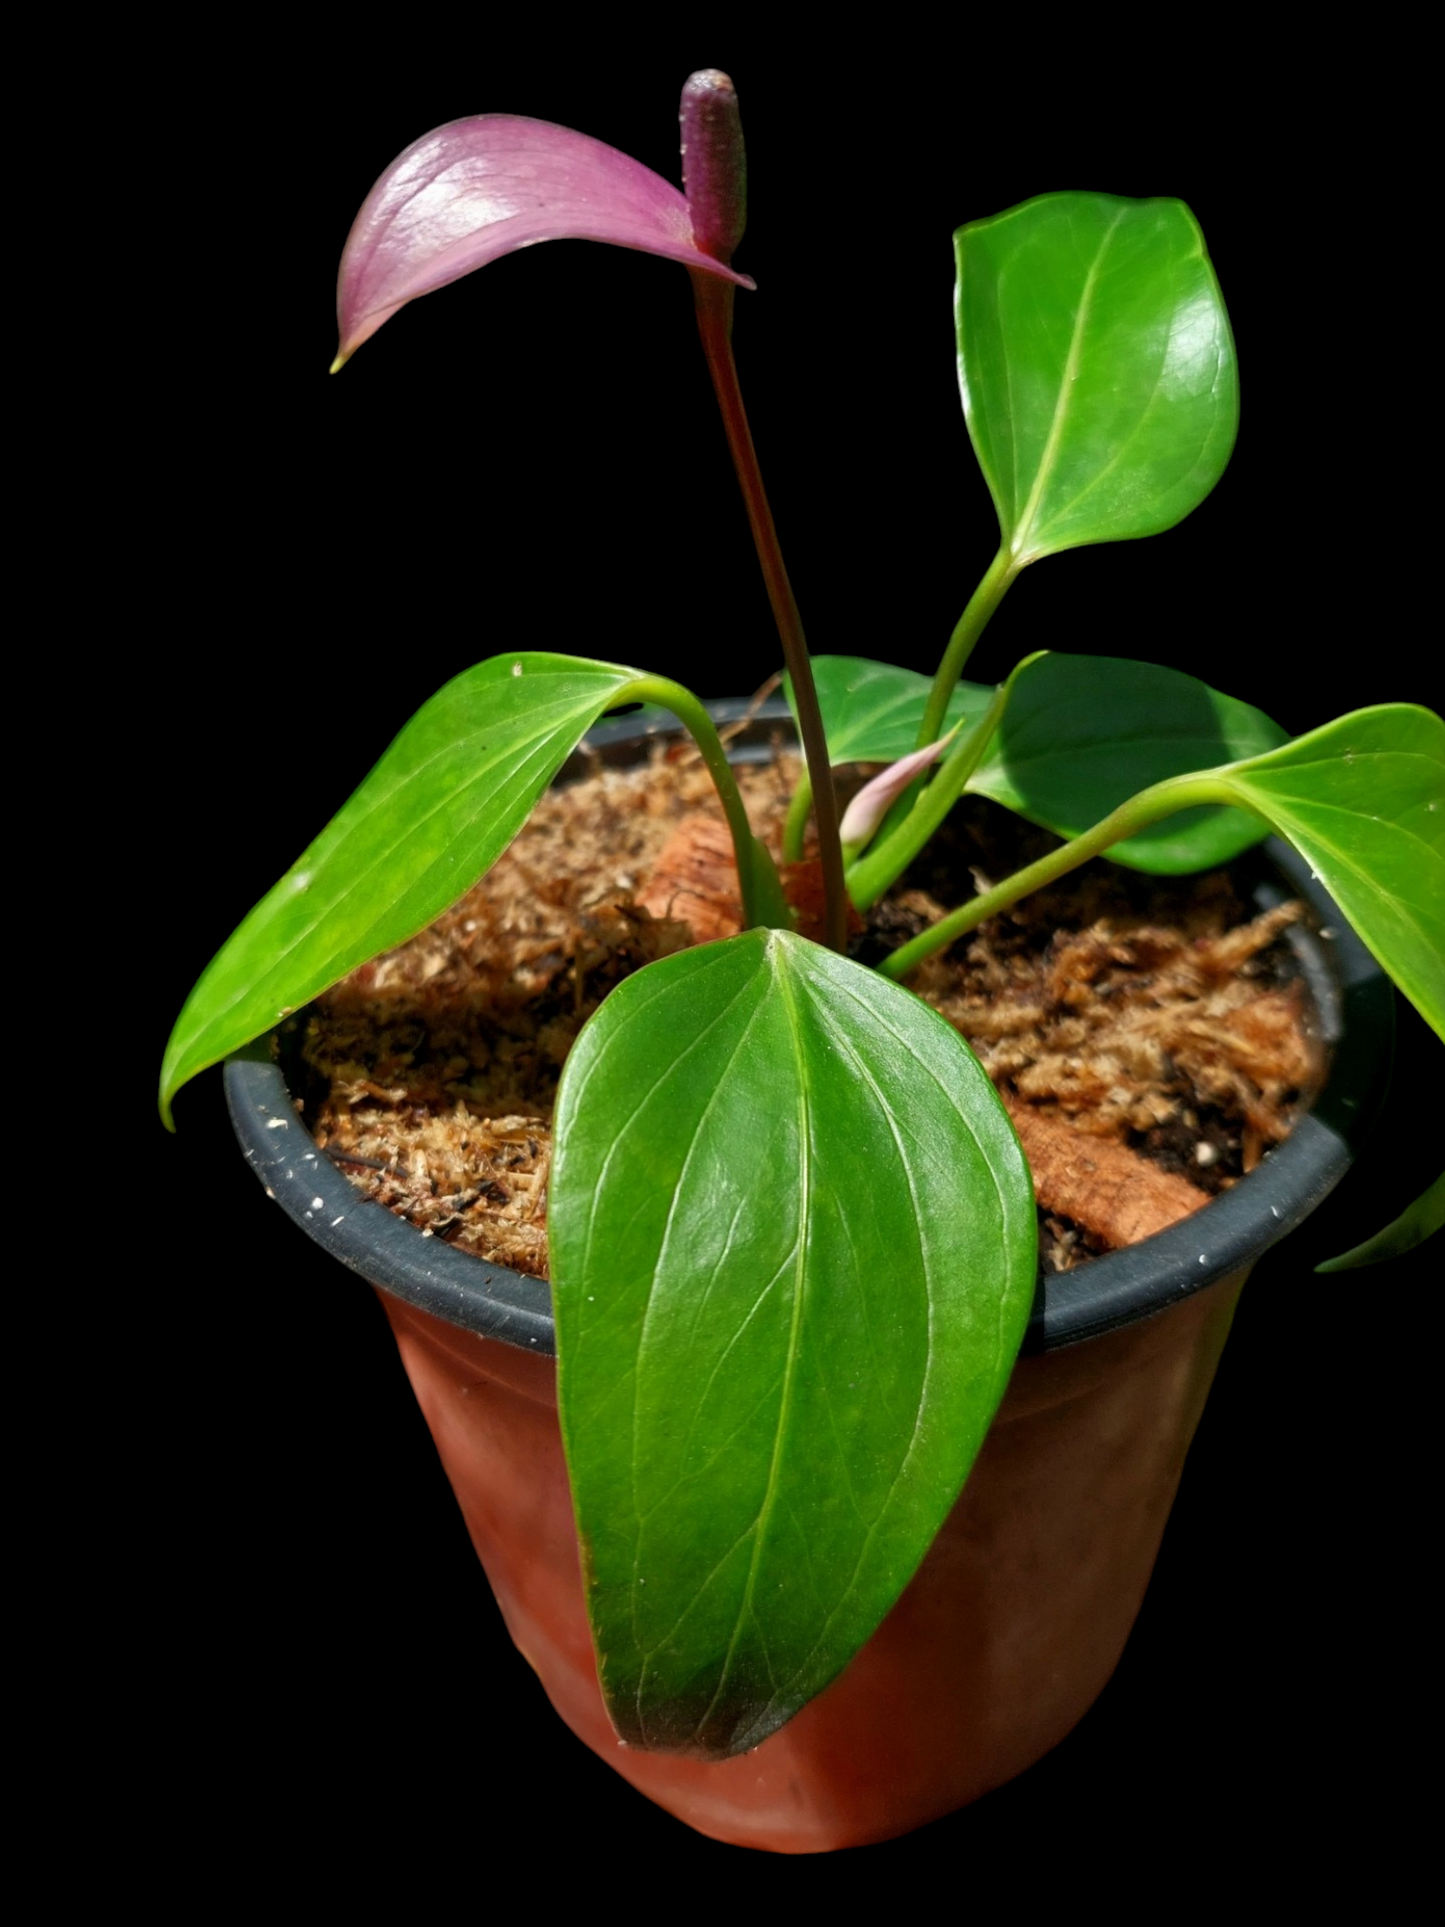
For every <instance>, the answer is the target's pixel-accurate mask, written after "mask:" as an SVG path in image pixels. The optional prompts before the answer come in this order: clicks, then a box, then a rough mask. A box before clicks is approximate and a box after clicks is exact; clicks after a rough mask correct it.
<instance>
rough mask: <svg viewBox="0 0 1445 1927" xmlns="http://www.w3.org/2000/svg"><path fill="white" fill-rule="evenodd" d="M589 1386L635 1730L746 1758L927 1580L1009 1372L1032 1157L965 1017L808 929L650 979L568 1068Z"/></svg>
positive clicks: (556, 1180)
mask: <svg viewBox="0 0 1445 1927" xmlns="http://www.w3.org/2000/svg"><path fill="white" fill-rule="evenodd" d="M557 1143H558V1151H557V1156H556V1163H555V1165H554V1167H553V1176H552V1183H551V1191H550V1200H549V1217H548V1231H549V1237H550V1242H551V1252H552V1281H553V1295H554V1301H555V1305H556V1316H557V1331H558V1355H559V1356H558V1398H559V1403H560V1406H561V1414H562V1431H563V1437H564V1440H565V1443H566V1448H567V1457H568V1465H569V1469H570V1472H571V1478H572V1489H573V1498H574V1501H575V1504H576V1508H577V1518H578V1530H579V1538H580V1542H581V1546H582V1557H583V1569H584V1573H585V1576H586V1581H587V1593H588V1600H589V1608H590V1612H591V1616H592V1627H593V1635H594V1638H595V1641H596V1645H597V1651H598V1657H599V1668H600V1672H601V1677H602V1682H603V1689H604V1692H605V1693H606V1695H607V1699H608V1705H609V1707H610V1710H611V1713H612V1717H613V1719H614V1720H615V1722H616V1724H617V1727H618V1730H619V1732H620V1733H621V1734H622V1735H623V1737H624V1738H625V1739H627V1740H629V1741H631V1742H635V1743H637V1744H639V1745H645V1746H648V1747H652V1748H659V1749H663V1750H673V1751H682V1752H693V1753H701V1754H704V1755H706V1756H708V1757H712V1758H723V1757H726V1756H728V1755H731V1754H734V1753H738V1752H741V1751H743V1750H745V1749H746V1748H748V1747H750V1746H755V1745H757V1743H758V1742H759V1741H760V1740H762V1739H764V1738H765V1737H766V1736H767V1735H768V1734H769V1733H771V1732H773V1731H774V1730H775V1729H776V1728H777V1727H779V1726H781V1725H782V1724H783V1723H784V1722H785V1721H786V1720H788V1719H789V1718H791V1717H792V1715H793V1714H794V1713H796V1712H797V1711H798V1709H799V1708H800V1707H802V1706H803V1705H804V1704H805V1703H806V1702H807V1701H808V1700H809V1699H810V1698H811V1697H812V1696H813V1695H814V1694H815V1693H817V1692H819V1691H820V1690H821V1689H822V1688H823V1687H824V1686H826V1685H827V1684H828V1682H829V1681H830V1680H831V1679H833V1678H834V1677H835V1675H836V1674H837V1673H838V1672H839V1671H840V1669H841V1668H842V1667H843V1666H844V1665H845V1664H846V1663H847V1661H848V1659H849V1658H850V1657H851V1656H852V1654H853V1653H855V1652H856V1651H857V1649H858V1647H859V1646H860V1645H861V1644H862V1643H863V1641H864V1640H865V1639H867V1638H868V1636H869V1635H870V1634H871V1633H872V1631H873V1630H874V1628H875V1627H876V1626H877V1625H878V1622H879V1621H880V1620H881V1619H882V1617H883V1615H884V1614H885V1613H886V1612H887V1611H888V1609H889V1607H890V1606H891V1605H892V1604H893V1602H894V1600H895V1599H896V1598H897V1597H898V1595H899V1593H900V1592H901V1591H902V1589H903V1587H904V1586H905V1585H906V1584H907V1582H908V1580H909V1579H910V1577H911V1576H912V1574H913V1572H914V1571H915V1569H916V1568H917V1566H918V1563H919V1561H920V1559H921V1558H922V1556H923V1554H924V1552H925V1551H926V1550H927V1548H928V1546H929V1544H930V1543H931V1541H932V1539H933V1537H934V1535H935V1533H936V1532H937V1530H938V1528H939V1526H940V1524H941V1523H942V1521H943V1519H944V1517H945V1515H946V1514H947V1512H948V1509H949V1507H950V1506H951V1505H952V1503H953V1501H954V1499H955V1497H956V1495H957V1493H958V1491H959V1488H960V1487H961V1485H962V1483H963V1480H964V1478H965V1476H966V1475H967V1473H968V1470H969V1467H970V1465H971V1464H972V1462H973V1459H974V1456H975V1454H976V1453H977V1451H978V1448H979V1446H980V1444H981V1443H982V1440H983V1436H984V1433H985V1431H986V1429H987V1427H988V1423H989V1420H990V1418H991V1417H992V1414H993V1412H994V1409H995V1407H996V1405H997V1403H998V1400H999V1398H1000V1396H1001V1395H1002V1393H1003V1389H1004V1386H1005V1384H1006V1382H1007V1380H1008V1376H1009V1371H1010V1368H1011V1366H1012V1363H1013V1359H1014V1355H1015V1352H1016V1350H1017V1347H1018V1344H1019V1341H1020V1339H1021V1337H1022V1334H1023V1330H1024V1326H1025V1324H1026V1322H1027V1319H1028V1314H1029V1308H1030V1305H1031V1302H1032V1298H1033V1289H1034V1242H1035V1234H1034V1210H1033V1202H1032V1187H1031V1182H1030V1178H1029V1173H1028V1167H1027V1165H1026V1163H1025V1161H1024V1157H1023V1154H1022V1152H1021V1151H1020V1149H1019V1146H1018V1142H1017V1139H1016V1138H1015V1137H1014V1134H1013V1130H1012V1127H1011V1125H1010V1124H1009V1121H1008V1118H1007V1116H1006V1114H1005V1113H1004V1111H1003V1109H1002V1107H1001V1106H1000V1104H999V1102H998V1100H997V1098H996V1097H995V1095H994V1092H993V1090H992V1087H991V1086H990V1084H989V1082H988V1079H987V1078H986V1077H985V1076H984V1074H983V1072H982V1070H981V1069H980V1068H979V1066H978V1064H977V1062H976V1061H975V1060H974V1058H973V1057H972V1056H971V1054H970V1053H969V1051H968V1049H967V1047H966V1046H965V1045H964V1044H963V1042H962V1040H961V1039H960V1038H959V1037H958V1035H957V1033H956V1032H954V1031H953V1030H952V1029H951V1028H950V1027H949V1026H948V1025H947V1024H946V1023H945V1022H944V1021H943V1019H942V1018H940V1017H939V1016H938V1015H937V1014H936V1013H935V1012H933V1011H931V1010H929V1009H928V1008H927V1006H926V1005H924V1004H923V1003H921V1002H920V1001H918V1000H917V999H916V998H914V997H912V996H910V995H908V994H907V993H906V992H900V991H898V990H897V989H896V987H895V986H893V985H891V984H888V983H886V982H884V981H883V980H882V979H881V978H879V977H877V976H876V975H874V974H873V973H872V972H871V971H867V970H865V969H863V968H862V967H861V966H859V965H857V964H854V963H851V962H849V961H848V960H847V959H845V958H841V957H838V956H836V955H834V954H833V953H832V952H830V951H828V950H825V949H823V948H822V947H820V946H818V945H815V944H810V943H808V942H806V941H805V940H803V939H802V938H800V937H797V936H795V935H793V934H792V933H791V932H786V931H762V930H751V931H747V932H745V933H744V934H743V935H742V936H738V937H733V938H730V939H729V940H728V941H726V942H724V943H718V944H709V945H706V946H704V947H703V948H701V949H697V950H691V951H686V952H684V953H682V954H681V955H678V956H675V957H669V958H666V959H664V960H663V961H662V962H660V963H656V964H652V965H650V966H649V967H648V968H647V969H646V970H644V971H641V972H639V973H638V974H637V975H636V976H634V977H630V978H628V979H626V980H625V981H624V982H623V983H622V984H620V985H619V986H618V988H617V989H616V990H615V991H614V992H613V994H612V995H611V996H610V997H609V998H608V999H607V1001H606V1002H605V1003H604V1004H603V1005H602V1007H601V1008H600V1010H598V1012H597V1013H596V1014H595V1016H593V1018H592V1019H591V1020H590V1022H589V1023H588V1024H587V1025H586V1027H585V1028H584V1030H583V1031H582V1034H581V1036H580V1037H579V1039H578V1041H577V1044H576V1045H575V1046H574V1048H573V1051H572V1054H571V1056H570V1057H569V1058H568V1061H567V1066H566V1069H565V1071H564V1073H563V1078H562V1087H561V1091H560V1093H559V1100H558V1109H557Z"/></svg>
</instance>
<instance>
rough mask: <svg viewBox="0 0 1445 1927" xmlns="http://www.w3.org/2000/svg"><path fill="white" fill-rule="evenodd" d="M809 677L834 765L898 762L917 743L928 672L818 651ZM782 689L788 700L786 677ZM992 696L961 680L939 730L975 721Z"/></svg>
mask: <svg viewBox="0 0 1445 1927" xmlns="http://www.w3.org/2000/svg"><path fill="white" fill-rule="evenodd" d="M813 681H814V683H815V684H816V685H817V690H818V707H819V709H821V711H822V712H823V729H824V732H825V734H826V736H827V738H828V759H829V761H830V762H831V763H833V764H834V766H835V767H836V766H837V765H838V764H840V763H896V762H897V761H898V759H899V757H900V756H906V755H907V754H908V753H909V751H910V750H913V749H916V748H917V747H918V726H919V724H920V723H921V722H922V721H923V712H924V709H925V708H926V706H927V703H928V692H929V689H930V688H931V687H932V684H931V681H930V679H929V678H928V677H927V676H920V675H918V674H917V673H916V671H914V670H912V669H899V668H896V667H895V666H894V665H893V664H892V663H887V662H870V661H868V660H867V659H866V658H865V657H862V656H816V657H814V659H813ZM783 693H784V694H785V695H786V696H787V698H788V701H789V703H790V704H791V702H792V700H793V692H792V686H791V683H790V681H789V679H788V678H787V677H786V676H785V677H784V678H783ZM992 695H993V691H992V689H990V688H987V687H986V686H985V685H984V684H982V683H970V682H963V683H960V684H959V685H958V687H957V689H955V690H954V692H953V700H952V701H951V702H950V703H949V705H948V719H947V722H946V723H945V725H944V729H943V731H941V732H940V733H941V734H947V732H948V731H949V730H950V729H952V728H953V727H954V726H955V725H956V724H957V723H960V722H977V720H978V718H979V717H980V716H981V715H982V714H983V712H984V711H985V709H987V708H988V705H989V700H990V698H991V697H992ZM794 714H795V715H796V711H794Z"/></svg>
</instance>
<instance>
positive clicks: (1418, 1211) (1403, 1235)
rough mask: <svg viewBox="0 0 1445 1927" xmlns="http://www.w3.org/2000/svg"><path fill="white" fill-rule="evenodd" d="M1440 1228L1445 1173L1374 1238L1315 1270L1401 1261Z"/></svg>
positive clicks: (1444, 1206) (1353, 1268)
mask: <svg viewBox="0 0 1445 1927" xmlns="http://www.w3.org/2000/svg"><path fill="white" fill-rule="evenodd" d="M1441 1225H1445V1172H1442V1173H1441V1175H1440V1176H1439V1177H1438V1178H1436V1180H1435V1182H1434V1183H1433V1184H1432V1185H1429V1186H1427V1187H1426V1189H1425V1190H1424V1191H1422V1192H1421V1194H1420V1196H1419V1197H1418V1198H1416V1199H1415V1201H1414V1203H1413V1204H1409V1205H1407V1206H1406V1207H1405V1209H1404V1210H1403V1211H1402V1212H1401V1213H1400V1215H1399V1217H1398V1218H1392V1219H1391V1220H1390V1222H1389V1224H1387V1225H1386V1226H1385V1228H1384V1229H1383V1230H1382V1231H1377V1232H1376V1233H1375V1235H1374V1237H1373V1238H1366V1240H1365V1242H1364V1243H1363V1244H1359V1245H1354V1246H1352V1247H1351V1249H1350V1250H1348V1251H1342V1252H1341V1253H1340V1255H1339V1257H1338V1258H1327V1259H1326V1260H1325V1262H1324V1263H1323V1264H1322V1265H1316V1266H1315V1270H1316V1271H1358V1270H1361V1269H1362V1268H1363V1267H1364V1266H1366V1265H1382V1264H1385V1263H1386V1262H1387V1261H1388V1260H1389V1259H1391V1258H1403V1257H1404V1255H1405V1253H1406V1252H1407V1251H1413V1250H1414V1249H1415V1247H1416V1246H1417V1245H1422V1244H1424V1242H1425V1240H1426V1239H1427V1238H1433V1237H1434V1235H1435V1233H1436V1232H1437V1231H1438V1230H1439V1229H1440V1227H1441Z"/></svg>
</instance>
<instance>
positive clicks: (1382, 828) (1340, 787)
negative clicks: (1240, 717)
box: [1219, 703, 1445, 1038]
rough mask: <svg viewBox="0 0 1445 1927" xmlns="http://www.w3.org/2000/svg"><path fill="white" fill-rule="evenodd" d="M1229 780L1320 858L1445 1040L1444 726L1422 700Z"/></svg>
mask: <svg viewBox="0 0 1445 1927" xmlns="http://www.w3.org/2000/svg"><path fill="white" fill-rule="evenodd" d="M1219 779H1220V786H1221V788H1222V789H1224V790H1226V791H1227V792H1229V793H1230V794H1232V795H1233V796H1234V797H1235V798H1236V799H1237V800H1238V801H1239V802H1241V803H1243V804H1244V805H1245V806H1246V807H1248V808H1250V809H1253V810H1257V811H1258V813H1259V814H1260V816H1262V817H1263V818H1264V819H1265V821H1266V822H1267V823H1268V824H1269V825H1270V826H1271V828H1273V829H1275V830H1278V831H1279V833H1280V835H1281V836H1285V837H1288V838H1289V840H1290V842H1291V843H1293V844H1294V846H1295V848H1296V849H1297V850H1299V851H1300V852H1301V854H1302V855H1303V856H1305V857H1306V858H1307V859H1308V860H1309V864H1310V867H1311V868H1312V869H1313V870H1314V872H1315V874H1316V875H1317V876H1318V877H1319V879H1320V881H1321V882H1322V883H1323V884H1324V886H1325V888H1326V889H1327V890H1328V891H1329V893H1330V895H1331V896H1332V897H1333V898H1334V900H1335V902H1336V903H1337V904H1338V905H1339V906H1340V909H1341V910H1342V911H1343V913H1344V914H1345V916H1347V917H1348V918H1349V920H1350V922H1351V924H1353V926H1354V928H1355V930H1356V932H1357V933H1358V934H1359V936H1360V938H1361V939H1362V941H1363V942H1364V943H1365V944H1366V945H1367V947H1368V948H1369V950H1370V951H1371V953H1372V954H1373V955H1374V957H1375V958H1376V959H1377V961H1378V962H1379V963H1380V964H1381V965H1382V966H1383V967H1384V969H1385V970H1387V971H1388V972H1389V974H1390V976H1391V977H1393V978H1394V980H1395V982H1396V983H1397V984H1398V985H1399V987H1400V989H1401V990H1402V991H1404V993H1405V995H1406V996H1407V997H1408V998H1409V999H1410V1001H1411V1003H1413V1004H1414V1006H1415V1008H1416V1009H1417V1010H1418V1011H1419V1012H1420V1014H1421V1016H1422V1017H1423V1018H1424V1019H1425V1021H1426V1022H1427V1023H1428V1024H1430V1025H1431V1026H1432V1027H1433V1028H1434V1030H1435V1031H1436V1032H1437V1034H1438V1035H1439V1036H1441V1037H1442V1038H1445V722H1442V721H1441V719H1440V718H1439V717H1438V716H1437V715H1435V714H1434V712H1433V711H1432V710H1429V709H1421V708H1419V707H1417V706H1416V705H1415V704H1413V703H1385V704H1382V705H1380V706H1379V707H1378V708H1375V709H1358V710H1355V711H1354V712H1353V713H1352V714H1351V715H1348V716H1341V717H1340V718H1339V719H1338V721H1336V722H1333V723H1327V724H1326V725H1325V726H1324V728H1323V729H1314V730H1311V731H1310V733H1309V734H1308V735H1307V736H1300V737H1297V738H1296V740H1295V741H1294V742H1292V743H1287V744H1286V745H1285V746H1284V747H1283V748H1282V749H1277V750H1274V751H1272V752H1271V754H1269V755H1268V756H1260V757H1257V758H1255V759H1254V760H1253V761H1251V762H1248V763H1243V764H1240V765H1238V766H1237V767H1236V768H1233V769H1226V770H1221V771H1220V772H1219Z"/></svg>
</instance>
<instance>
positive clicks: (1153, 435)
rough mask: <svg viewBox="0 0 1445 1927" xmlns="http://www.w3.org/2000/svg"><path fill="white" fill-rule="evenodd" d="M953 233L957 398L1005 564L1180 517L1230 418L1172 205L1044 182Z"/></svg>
mask: <svg viewBox="0 0 1445 1927" xmlns="http://www.w3.org/2000/svg"><path fill="white" fill-rule="evenodd" d="M954 247H955V251H956V254H957V260H958V291H957V304H956V320H957V328H958V358H959V375H960V380H961V384H962V388H963V406H964V414H965V416H966V417H967V420H968V432H969V435H970V437H971V438H972V441H973V446H974V451H975V453H976V454H977V456H978V461H979V466H980V467H981V468H982V469H983V472H984V475H985V477H986V479H987V481H988V485H989V488H990V490H991V492H992V494H993V499H994V504H995V507H996V508H997V510H998V518H999V526H1000V528H1001V529H1002V531H1003V536H1004V543H1005V547H1006V548H1007V549H1008V551H1009V552H1010V554H1011V555H1012V556H1013V558H1014V561H1015V562H1016V564H1017V565H1018V566H1019V567H1022V566H1024V565H1025V564H1026V563H1029V562H1033V561H1036V560H1037V559H1038V557H1040V556H1042V555H1050V554H1054V553H1056V552H1057V551H1058V550H1060V549H1069V548H1076V547H1078V546H1079V544H1081V543H1085V542H1112V541H1118V540H1120V539H1122V538H1124V537H1128V536H1139V535H1154V534H1157V533H1158V532H1159V531H1160V530H1161V529H1167V528H1172V527H1173V525H1174V524H1175V523H1176V522H1179V521H1182V520H1183V518H1184V517H1185V516H1186V515H1188V513H1189V512H1190V510H1191V509H1193V508H1196V507H1197V506H1198V505H1199V503H1200V502H1202V501H1203V500H1204V498H1205V496H1206V495H1207V494H1208V493H1209V491H1210V489H1212V488H1213V486H1214V484H1215V483H1216V482H1217V481H1218V480H1219V477H1220V476H1221V474H1222V473H1223V472H1224V465H1225V463H1226V462H1227V461H1228V460H1229V454H1230V450H1231V449H1232V448H1233V446H1234V436H1235V430H1236V427H1237V425H1238V420H1239V383H1238V376H1237V372H1236V367H1235V359H1234V343H1233V341H1232V339H1231V336H1230V331H1229V318H1228V316H1227V315H1226V313H1225V309H1224V302H1223V299H1222V298H1221V296H1220V292H1219V284H1218V282H1217V281H1216V280H1215V277H1214V270H1213V268H1212V267H1211V265H1210V262H1209V257H1208V256H1207V255H1206V253H1205V251H1204V237H1203V235H1202V234H1201V233H1200V231H1199V226H1198V223H1197V222H1196V221H1195V219H1194V216H1193V215H1192V214H1191V213H1190V212H1189V209H1188V208H1187V207H1185V205H1184V203H1183V202H1182V201H1170V200H1149V201H1129V200H1120V199H1118V198H1117V197H1116V196H1114V195H1112V194H1045V195H1042V196H1041V197H1040V198H1039V199H1037V200H1033V201H1027V202H1025V203H1024V205H1023V206H1022V207H1016V208H1013V209H1011V210H1010V211H1009V212H1008V213H1006V214H1000V215H996V216H995V217H994V218H993V219H991V220H987V221H975V222H972V223H970V225H969V226H967V227H964V228H960V229H959V231H958V233H957V234H956V235H955V236H954Z"/></svg>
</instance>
